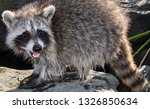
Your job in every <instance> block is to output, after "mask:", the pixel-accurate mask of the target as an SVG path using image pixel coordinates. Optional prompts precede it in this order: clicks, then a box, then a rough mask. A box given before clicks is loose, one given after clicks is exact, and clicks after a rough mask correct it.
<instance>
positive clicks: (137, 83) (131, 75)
mask: <svg viewBox="0 0 150 109" xmlns="http://www.w3.org/2000/svg"><path fill="white" fill-rule="evenodd" d="M121 43H122V44H121V48H120V50H119V52H118V54H117V57H115V58H114V57H113V58H112V59H111V60H110V62H109V64H110V66H111V67H112V68H113V70H114V71H115V74H116V76H117V77H118V78H119V79H120V80H121V81H122V83H123V84H125V85H126V86H127V87H129V88H130V89H131V91H136V92H139V91H145V89H146V86H147V85H148V81H147V80H146V79H145V78H144V76H143V75H142V74H140V73H138V72H137V67H136V65H135V64H134V61H133V57H132V54H131V48H130V46H129V42H128V40H127V39H126V40H123V41H122V42H121Z"/></svg>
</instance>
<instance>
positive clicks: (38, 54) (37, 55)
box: [30, 52, 40, 58]
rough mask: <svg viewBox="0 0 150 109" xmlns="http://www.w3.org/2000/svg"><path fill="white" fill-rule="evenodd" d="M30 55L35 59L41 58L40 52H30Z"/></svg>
mask: <svg viewBox="0 0 150 109" xmlns="http://www.w3.org/2000/svg"><path fill="white" fill-rule="evenodd" d="M30 54H31V55H32V56H33V57H34V58H38V57H39V56H40V52H30Z"/></svg>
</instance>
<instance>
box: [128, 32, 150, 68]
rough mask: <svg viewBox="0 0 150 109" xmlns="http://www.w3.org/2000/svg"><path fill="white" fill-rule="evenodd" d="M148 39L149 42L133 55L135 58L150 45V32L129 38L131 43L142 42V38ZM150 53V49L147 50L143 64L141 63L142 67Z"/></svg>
mask: <svg viewBox="0 0 150 109" xmlns="http://www.w3.org/2000/svg"><path fill="white" fill-rule="evenodd" d="M143 37H144V38H145V37H146V38H147V40H146V41H145V42H144V43H143V44H142V45H141V46H140V47H139V48H138V50H136V51H135V52H134V54H133V56H134V57H135V56H136V55H138V54H139V53H140V52H141V51H142V50H143V49H144V48H145V47H147V46H149V45H150V31H146V32H144V33H141V34H138V35H135V36H132V37H129V38H128V39H129V41H130V42H135V41H137V40H141V38H143ZM149 53H150V47H149V49H148V50H147V52H146V54H145V56H144V57H143V59H142V61H141V63H140V66H141V65H142V63H143V62H144V61H145V59H146V57H147V56H148V54H149Z"/></svg>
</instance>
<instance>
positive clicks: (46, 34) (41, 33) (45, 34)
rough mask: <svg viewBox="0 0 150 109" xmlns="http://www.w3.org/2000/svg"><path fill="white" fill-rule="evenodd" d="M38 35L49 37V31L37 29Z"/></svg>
mask: <svg viewBox="0 0 150 109" xmlns="http://www.w3.org/2000/svg"><path fill="white" fill-rule="evenodd" d="M37 35H38V37H49V35H48V33H47V32H45V31H43V30H39V29H38V30H37Z"/></svg>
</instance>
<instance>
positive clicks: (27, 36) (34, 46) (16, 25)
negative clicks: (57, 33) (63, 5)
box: [2, 5, 55, 58]
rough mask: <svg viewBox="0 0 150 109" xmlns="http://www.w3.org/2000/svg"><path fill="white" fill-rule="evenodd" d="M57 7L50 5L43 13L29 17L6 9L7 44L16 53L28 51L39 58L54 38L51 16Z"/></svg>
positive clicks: (4, 19)
mask: <svg viewBox="0 0 150 109" xmlns="http://www.w3.org/2000/svg"><path fill="white" fill-rule="evenodd" d="M54 12H55V7H54V6H52V5H50V6H48V7H46V8H45V9H44V10H43V13H42V15H39V16H34V17H33V18H31V19H28V18H26V17H24V16H16V15H15V12H11V11H4V12H3V13H2V17H3V21H4V23H5V24H6V26H7V29H8V33H7V37H6V44H7V45H8V47H9V48H10V49H12V50H14V52H15V53H17V54H20V53H24V52H27V53H28V54H29V55H30V56H32V57H33V58H37V57H39V56H40V54H41V53H42V51H43V49H45V48H46V47H47V46H48V45H49V44H50V43H51V42H52V41H53V40H54V37H53V34H52V31H51V29H50V23H51V18H52V17H53V15H54Z"/></svg>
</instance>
